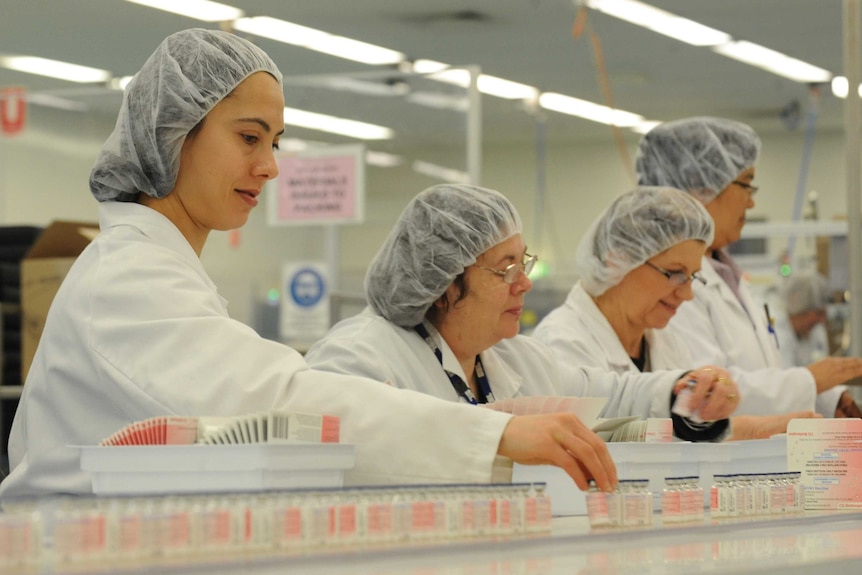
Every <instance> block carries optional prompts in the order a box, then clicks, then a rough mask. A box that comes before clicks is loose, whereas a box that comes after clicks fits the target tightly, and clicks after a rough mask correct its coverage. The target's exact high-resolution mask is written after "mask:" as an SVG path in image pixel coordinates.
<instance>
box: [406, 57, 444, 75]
mask: <svg viewBox="0 0 862 575" xmlns="http://www.w3.org/2000/svg"><path fill="white" fill-rule="evenodd" d="M448 67H449V64H444V63H443V62H437V61H436V60H425V59H423V58H420V59H418V60H416V61H415V62H413V71H414V72H416V73H417V74H433V73H434V72H440V71H441V70H445V69H446V68H448Z"/></svg>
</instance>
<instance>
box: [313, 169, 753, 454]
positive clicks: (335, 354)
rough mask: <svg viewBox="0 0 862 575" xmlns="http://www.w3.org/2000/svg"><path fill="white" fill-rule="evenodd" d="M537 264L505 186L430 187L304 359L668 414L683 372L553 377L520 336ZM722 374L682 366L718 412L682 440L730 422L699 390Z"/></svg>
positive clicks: (468, 396) (495, 396) (407, 381)
mask: <svg viewBox="0 0 862 575" xmlns="http://www.w3.org/2000/svg"><path fill="white" fill-rule="evenodd" d="M535 261H536V256H534V255H530V254H528V253H527V249H526V246H525V245H524V241H523V239H522V238H521V220H520V217H519V216H518V213H517V212H516V211H515V208H514V206H512V204H511V203H510V202H509V201H508V200H507V199H506V198H505V197H504V196H503V195H502V194H500V193H499V192H496V191H494V190H488V189H484V188H479V187H475V186H467V185H438V186H434V187H431V188H428V189H427V190H425V191H423V192H421V193H420V194H418V195H417V196H416V197H414V198H413V199H412V200H411V201H410V202H409V203H408V205H407V206H406V207H405V209H404V211H403V212H402V214H401V216H400V217H399V219H398V221H397V222H396V223H395V226H394V228H393V229H392V231H391V232H390V234H389V237H388V238H387V239H386V241H385V242H384V243H383V246H382V247H381V248H380V250H379V251H378V252H377V255H376V256H375V257H374V259H373V260H372V262H371V265H370V266H369V268H368V272H367V275H366V277H365V293H366V296H367V298H368V301H369V304H370V305H369V307H368V308H367V309H366V310H364V311H363V312H362V313H360V314H359V315H357V316H355V317H353V318H349V319H345V320H343V321H341V322H339V323H338V324H337V325H336V326H334V327H333V328H332V329H331V330H330V331H329V333H328V334H327V335H326V336H325V337H324V338H323V339H322V340H320V341H318V342H317V343H316V344H315V345H314V346H312V348H311V349H310V350H309V351H308V353H307V354H306V360H307V361H308V362H309V365H311V366H312V367H314V368H316V369H322V370H327V371H335V372H338V373H346V374H356V375H364V376H366V377H370V378H372V379H377V380H385V381H388V382H390V383H391V384H392V385H394V386H396V387H402V388H408V389H416V390H419V391H423V392H425V393H429V394H431V395H436V396H438V397H442V398H446V399H450V400H452V401H461V402H469V403H474V404H475V403H486V402H487V403H491V402H493V401H495V400H499V399H509V398H513V397H518V396H536V395H541V396H548V395H552V396H562V395H601V396H607V397H609V401H608V403H607V405H606V407H605V411H604V413H603V415H604V416H606V417H613V416H619V415H638V416H641V417H668V416H669V412H670V406H671V401H672V397H673V395H674V394H675V393H676V392H677V391H679V390H680V389H681V388H682V387H684V386H685V384H686V382H685V381H681V380H680V381H677V380H678V378H680V377H681V375H682V371H681V370H677V371H673V372H664V373H654V374H643V375H642V374H623V375H617V374H614V373H609V372H607V371H605V370H599V369H591V368H579V367H577V366H570V367H567V370H566V377H565V379H561V376H560V371H559V368H558V366H557V363H556V360H555V359H554V356H553V355H552V354H551V352H550V350H548V349H547V348H546V347H545V346H544V345H542V344H541V343H540V342H538V341H536V340H534V339H532V338H527V337H524V336H519V335H518V330H519V319H520V315H521V310H522V307H523V305H524V296H525V294H526V293H527V292H528V291H529V290H530V289H531V288H532V283H531V282H530V279H529V278H528V277H527V274H528V273H529V272H530V269H531V268H532V267H533V264H534V262H535ZM722 373H724V372H723V370H720V371H719V372H707V371H698V372H693V373H692V374H689V375H691V376H693V377H694V378H695V380H699V383H698V384H697V387H696V388H695V392H696V394H697V396H696V397H695V398H694V401H693V404H694V405H700V404H701V403H703V413H704V416H705V417H704V418H705V419H709V420H721V421H716V422H715V423H714V424H709V425H706V426H704V428H703V429H697V430H694V431H692V429H691V428H690V427H685V430H684V431H683V433H684V434H686V437H685V438H686V439H700V440H712V439H718V438H720V437H721V436H722V434H723V432H724V431H725V430H726V429H727V421H726V417H727V416H728V415H729V414H730V413H731V412H732V411H733V409H734V408H735V407H736V403H735V402H734V401H733V400H732V398H731V399H728V398H727V394H725V393H722V394H712V395H711V396H710V397H709V399H708V400H705V399H704V398H705V397H706V395H707V392H709V391H710V390H712V389H714V388H715V387H716V386H717V385H719V384H717V383H716V380H717V379H718V377H720V376H721V374H722ZM728 383H729V387H728V389H729V390H730V392H729V393H731V394H732V393H733V392H734V390H735V389H736V388H735V385H734V384H733V382H728ZM594 388H600V389H601V390H602V393H600V394H595V393H591V391H592V390H593V389H594Z"/></svg>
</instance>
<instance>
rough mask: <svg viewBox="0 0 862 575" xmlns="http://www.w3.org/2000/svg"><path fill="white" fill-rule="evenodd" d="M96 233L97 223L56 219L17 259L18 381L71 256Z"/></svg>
mask: <svg viewBox="0 0 862 575" xmlns="http://www.w3.org/2000/svg"><path fill="white" fill-rule="evenodd" d="M98 233H99V225H98V224H94V223H85V222H62V221H57V222H54V223H52V224H51V225H49V226H48V227H47V228H45V230H44V231H43V232H42V233H41V234H40V235H39V237H38V238H37V239H36V242H35V243H34V244H33V245H32V246H31V247H30V251H28V252H27V255H25V256H24V259H23V260H21V318H22V322H21V384H22V385H23V384H24V381H25V380H26V379H27V372H29V371H30V364H31V363H32V362H33V355H35V353H36V346H38V345H39V338H40V337H42V328H43V327H44V326H45V318H46V317H48V309H49V308H50V307H51V302H53V301H54V296H55V295H56V294H57V290H58V289H60V284H61V283H62V282H63V278H65V277H66V274H67V273H69V269H70V268H71V267H72V263H73V262H74V261H75V258H77V257H78V255H79V254H80V253H81V252H82V251H84V248H85V247H87V245H88V244H89V243H90V242H91V241H93V238H95V237H96V234H98Z"/></svg>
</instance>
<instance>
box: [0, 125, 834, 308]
mask: <svg viewBox="0 0 862 575" xmlns="http://www.w3.org/2000/svg"><path fill="white" fill-rule="evenodd" d="M551 121H553V118H551ZM110 128H111V125H110V123H109V122H107V121H105V120H102V121H97V120H94V119H92V118H90V119H84V118H82V117H80V115H78V116H75V115H73V114H63V115H59V113H58V115H56V116H55V117H53V118H52V117H42V118H41V121H40V122H39V123H36V124H34V126H33V127H32V128H31V129H30V130H29V131H28V132H27V133H25V134H22V135H19V136H16V137H13V138H8V137H7V138H0V223H2V224H3V225H12V224H35V225H45V224H47V223H49V222H51V221H52V220H55V219H63V220H83V221H95V220H97V219H98V212H97V203H96V202H95V201H94V200H93V199H92V197H91V196H90V194H89V191H88V187H87V179H88V176H89V171H90V167H91V166H92V163H93V161H94V159H95V157H96V154H97V152H98V148H99V146H100V144H101V141H102V140H103V139H104V138H105V136H106V135H107V133H108V132H109V131H110ZM802 138H803V136H802V132H801V131H797V132H778V133H775V134H766V135H764V137H763V140H764V146H763V154H762V157H761V160H760V162H759V164H758V171H757V181H756V183H757V184H758V185H760V186H761V190H760V192H759V193H758V195H757V197H756V200H757V206H756V208H755V209H754V210H753V212H752V215H761V216H766V217H768V218H769V219H771V220H773V221H781V220H788V219H789V218H790V215H791V208H792V203H793V194H794V192H795V190H796V181H797V176H798V171H799V161H800V156H801V153H802ZM627 139H628V144H629V152H630V153H631V154H632V155H633V153H634V146H635V143H636V137H635V136H634V135H632V136H627ZM459 150H460V148H459V147H457V146H455V147H454V148H453V151H451V152H450V151H449V150H445V149H435V150H427V151H426V154H425V155H427V156H428V157H433V158H435V160H436V161H440V162H441V163H445V162H446V161H451V164H450V165H456V166H457V165H463V158H462V157H461V156H460V155H458V154H459V153H460V151H459ZM844 161H845V160H844V149H843V135H842V134H839V133H821V134H818V135H817V139H816V142H815V146H814V154H813V157H812V164H811V167H810V173H809V179H808V185H807V187H806V189H807V190H816V191H818V192H819V193H820V198H821V201H820V215H821V218H823V219H830V218H832V217H835V216H840V215H843V214H845V213H846V200H845V195H844ZM544 165H545V169H546V178H545V179H546V197H545V200H544V214H545V215H544V217H543V218H538V217H537V214H536V205H537V196H536V193H535V189H536V175H537V159H536V153H535V148H534V146H533V145H532V144H526V145H510V146H485V148H484V164H483V182H482V183H483V185H485V186H488V187H492V188H496V189H499V190H500V191H502V192H503V193H505V194H506V195H508V196H509V197H510V198H511V199H512V201H513V202H514V203H515V205H516V206H517V207H518V209H519V211H520V212H521V216H522V218H523V220H524V225H525V239H526V241H527V244H528V246H530V248H531V249H533V250H535V251H536V252H538V253H539V255H540V257H541V259H542V260H543V261H546V262H548V263H549V264H550V265H551V271H552V274H553V275H552V277H551V280H553V278H558V279H559V283H560V284H562V285H565V284H566V283H567V282H569V281H570V279H571V278H572V277H573V272H572V270H571V257H572V253H573V250H574V248H575V246H576V245H577V242H578V240H579V239H580V236H581V234H582V233H583V231H584V229H585V228H586V226H587V225H589V223H590V222H591V221H592V220H593V219H594V218H595V217H596V216H597V215H598V214H599V213H600V212H601V210H602V209H603V208H604V207H605V206H606V205H607V204H608V203H609V202H610V201H611V200H612V198H614V197H616V196H617V195H618V194H620V193H622V192H624V191H626V190H627V189H630V188H631V186H632V182H631V181H630V179H629V177H628V175H627V173H626V170H624V169H623V164H622V162H621V160H620V158H619V154H618V152H617V149H616V147H615V146H614V145H613V143H612V140H611V136H610V132H609V133H608V139H607V141H603V142H594V143H590V144H578V145H574V144H572V145H565V144H556V143H554V144H549V145H548V150H547V157H546V158H545V162H544ZM367 176H368V177H367V190H368V198H367V201H366V223H364V224H362V225H351V226H345V227H343V228H341V229H340V231H339V236H340V249H341V266H340V271H339V275H340V286H339V287H340V288H341V289H342V290H343V291H348V292H354V293H359V292H361V280H362V276H363V274H364V270H365V267H366V265H367V263H368V261H369V260H370V258H371V257H372V255H373V254H374V252H375V251H376V250H377V248H378V246H379V245H380V243H381V242H382V241H383V239H384V238H385V236H386V234H387V233H388V230H389V228H390V226H391V224H392V222H394V220H395V219H396V218H397V216H398V214H399V213H400V211H401V210H402V209H403V207H404V205H405V204H406V203H407V201H409V199H410V198H411V197H412V196H413V195H414V194H415V193H417V192H418V191H420V190H422V189H424V188H425V187H427V186H429V185H432V184H434V183H437V182H435V181H434V180H432V179H430V178H427V177H425V176H421V175H418V174H415V173H413V172H412V171H410V170H409V169H408V168H406V167H399V168H395V169H382V168H373V167H370V168H369V169H368V171H367ZM265 220H266V218H265V213H264V210H263V209H262V208H258V210H256V212H255V213H254V214H253V215H252V217H251V218H250V220H249V223H248V225H247V226H246V227H245V228H243V230H242V231H241V232H240V242H239V245H238V246H236V247H233V246H231V245H230V242H229V241H228V240H229V237H228V234H226V233H213V234H212V235H211V237H210V241H209V243H208V245H207V248H206V249H205V250H204V254H203V261H204V264H205V266H206V267H207V269H208V270H209V271H210V273H211V275H212V276H213V279H214V280H215V281H216V283H217V284H219V285H220V288H221V290H222V293H223V295H224V296H225V297H227V298H228V299H229V300H231V311H232V313H233V315H234V316H235V317H237V318H238V319H241V320H243V321H247V322H251V321H252V317H253V308H252V302H253V301H254V300H255V299H262V298H263V297H264V295H265V294H266V291H267V290H268V289H269V288H272V287H278V285H279V277H280V268H281V264H282V262H284V261H285V260H287V259H292V258H293V259H300V258H323V257H324V256H325V250H324V240H325V234H324V232H323V231H322V230H321V229H319V228H311V229H309V228H269V227H267V226H266V223H265ZM552 283H553V282H552Z"/></svg>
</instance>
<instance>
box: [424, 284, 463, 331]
mask: <svg viewBox="0 0 862 575" xmlns="http://www.w3.org/2000/svg"><path fill="white" fill-rule="evenodd" d="M466 273H467V270H464V271H463V272H461V273H460V274H458V275H457V276H455V279H454V280H452V285H454V286H455V287H457V288H458V299H456V300H455V301H454V302H451V303H450V302H449V298H448V297H447V296H446V292H443V295H441V296H440V297H439V298H437V301H439V302H442V303H443V308H442V309H438V308H437V305H436V303H437V302H434V303H432V304H431V307H429V308H428V311H426V312H425V319H427V320H428V321H430V322H431V324H432V325H434V326H435V327H436V326H437V325H439V322H440V321H442V320H443V318H444V317H446V314H447V313H449V307H450V306H452V307H454V306H456V305H458V302H460V301H462V300H464V299H465V298H466V297H467V296H468V295H469V294H470V286H469V285H467V277H466V276H465V274H466Z"/></svg>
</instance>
